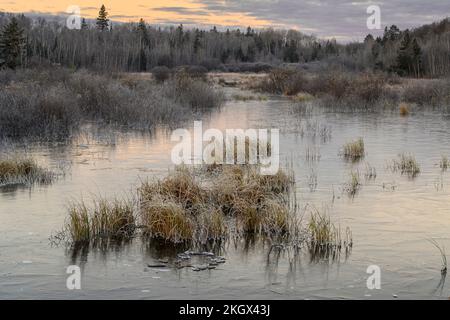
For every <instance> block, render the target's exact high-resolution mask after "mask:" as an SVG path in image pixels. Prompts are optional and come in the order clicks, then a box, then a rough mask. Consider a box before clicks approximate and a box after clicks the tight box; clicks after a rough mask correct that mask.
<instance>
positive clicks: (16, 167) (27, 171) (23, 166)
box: [0, 157, 55, 184]
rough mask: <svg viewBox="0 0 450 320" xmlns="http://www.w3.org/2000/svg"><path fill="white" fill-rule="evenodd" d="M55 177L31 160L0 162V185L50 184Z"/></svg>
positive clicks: (6, 160)
mask: <svg viewBox="0 0 450 320" xmlns="http://www.w3.org/2000/svg"><path fill="white" fill-rule="evenodd" d="M54 178H55V175H54V174H53V173H52V172H50V171H48V170H46V169H44V168H42V167H40V166H39V165H38V164H37V163H36V161H34V160H33V159H31V158H18V157H17V158H8V159H3V160H0V184H33V183H42V184H46V183H51V182H52V181H53V180H54Z"/></svg>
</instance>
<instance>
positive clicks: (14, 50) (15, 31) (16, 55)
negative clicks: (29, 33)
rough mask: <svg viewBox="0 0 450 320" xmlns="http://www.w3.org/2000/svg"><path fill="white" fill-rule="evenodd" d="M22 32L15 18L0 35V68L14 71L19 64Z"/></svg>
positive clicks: (22, 44) (22, 39) (21, 49)
mask: <svg viewBox="0 0 450 320" xmlns="http://www.w3.org/2000/svg"><path fill="white" fill-rule="evenodd" d="M24 42H25V40H24V36H23V30H22V29H21V28H20V26H19V23H18V21H17V19H16V18H15V17H13V18H12V19H11V22H10V23H8V24H7V25H6V26H5V27H4V29H3V31H2V33H1V35H0V66H6V67H7V68H11V69H15V68H16V67H18V66H19V65H20V63H21V58H22V55H23V50H24Z"/></svg>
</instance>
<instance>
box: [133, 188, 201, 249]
mask: <svg viewBox="0 0 450 320" xmlns="http://www.w3.org/2000/svg"><path fill="white" fill-rule="evenodd" d="M140 210H141V211H140V212H141V217H142V224H143V226H144V228H145V229H144V233H145V234H147V235H149V236H150V237H152V238H159V239H164V240H166V241H169V242H173V243H179V242H185V241H192V240H193V239H194V226H195V225H194V221H193V219H192V217H191V216H190V215H189V213H188V212H186V211H185V210H184V208H183V206H182V205H181V204H180V203H177V202H176V201H174V200H170V199H165V198H157V197H155V198H153V199H152V200H150V201H148V202H144V203H141V208H140Z"/></svg>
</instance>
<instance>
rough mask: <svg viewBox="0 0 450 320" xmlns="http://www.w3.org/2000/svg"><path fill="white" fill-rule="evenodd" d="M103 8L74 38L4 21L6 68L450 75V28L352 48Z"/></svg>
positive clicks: (396, 33) (34, 22) (26, 22)
mask: <svg viewBox="0 0 450 320" xmlns="http://www.w3.org/2000/svg"><path fill="white" fill-rule="evenodd" d="M108 14H109V13H108V12H107V11H106V9H105V7H104V6H102V8H101V9H100V11H99V16H98V18H97V19H96V20H95V21H94V20H92V21H91V20H89V21H88V20H86V19H83V20H82V24H81V28H80V29H76V30H71V29H69V28H67V27H66V26H65V25H64V24H63V23H57V22H53V21H52V22H50V21H46V20H45V19H43V18H36V19H32V18H29V17H26V16H25V15H23V14H20V15H13V14H8V13H0V28H1V30H2V31H1V34H0V36H1V37H0V64H1V65H2V66H3V67H8V68H15V67H18V66H23V67H30V66H42V65H45V64H56V65H61V66H65V67H69V68H73V69H80V68H87V69H91V70H98V71H119V72H145V71H151V70H152V69H153V68H154V67H157V66H165V67H168V68H174V67H177V66H183V65H199V66H203V67H205V68H207V69H208V70H221V71H231V72H243V71H255V72H259V71H268V70H270V69H271V68H272V67H273V66H280V65H286V64H295V65H298V64H309V63H311V62H324V63H327V64H329V63H332V64H338V65H341V66H344V67H345V68H346V69H348V70H354V71H376V70H380V71H385V72H389V73H396V74H399V75H400V76H407V77H430V78H431V77H443V76H448V75H449V74H450V20H449V18H447V19H444V20H442V21H440V22H436V23H433V24H430V25H424V26H421V27H418V28H415V29H411V30H400V29H399V28H398V27H397V26H395V25H392V26H391V27H389V28H388V27H386V28H385V30H384V34H383V36H382V37H376V38H375V37H374V36H372V35H371V34H369V35H367V37H366V38H365V39H364V41H363V42H352V43H347V44H341V43H338V42H337V41H335V40H322V39H319V38H317V37H315V36H313V35H306V34H303V33H301V32H299V31H295V30H276V29H271V28H268V29H261V30H256V29H254V28H252V27H250V26H249V27H248V28H247V29H246V30H240V29H233V30H231V29H227V30H226V31H219V30H218V28H216V27H213V28H212V29H211V30H200V29H188V28H185V27H183V25H179V26H172V27H165V28H162V27H158V26H154V25H151V24H149V23H147V22H146V21H144V20H143V19H141V20H140V21H139V22H138V23H121V24H119V23H114V25H113V24H112V22H111V21H110V20H109V19H108Z"/></svg>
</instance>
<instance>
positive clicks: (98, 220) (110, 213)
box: [66, 199, 136, 243]
mask: <svg viewBox="0 0 450 320" xmlns="http://www.w3.org/2000/svg"><path fill="white" fill-rule="evenodd" d="M135 228H136V224H135V215H134V209H133V204H132V202H131V201H129V200H123V201H122V200H117V199H115V200H113V201H111V202H109V201H107V200H104V199H100V200H98V201H94V202H93V206H92V207H87V206H86V204H85V203H84V202H79V203H72V204H71V205H70V207H69V221H68V222H67V225H66V230H67V232H68V234H69V235H70V239H71V240H72V241H73V242H75V243H76V242H89V241H95V240H98V239H101V238H128V237H131V236H132V235H133V234H134V231H135Z"/></svg>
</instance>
